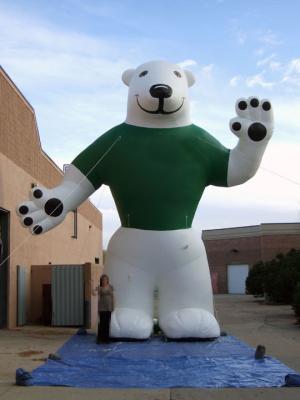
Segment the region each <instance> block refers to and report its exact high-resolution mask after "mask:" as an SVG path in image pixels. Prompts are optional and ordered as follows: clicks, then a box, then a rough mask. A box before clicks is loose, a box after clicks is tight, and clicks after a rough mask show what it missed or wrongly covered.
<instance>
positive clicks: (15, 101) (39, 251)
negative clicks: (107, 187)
mask: <svg viewBox="0 0 300 400" xmlns="http://www.w3.org/2000/svg"><path fill="white" fill-rule="evenodd" d="M62 175H63V173H62V171H61V170H60V168H59V167H58V166H57V165H56V164H55V163H54V162H53V161H52V160H51V159H50V158H49V156H48V155H47V154H46V153H45V152H44V151H43V149H42V148H41V143H40V138H39V133H38V128H37V123H36V118H35V113H34V110H33V108H32V107H31V105H30V104H29V103H28V101H27V100H26V99H25V98H24V96H23V95H22V93H21V92H20V91H19V90H18V88H17V87H16V86H15V85H14V83H13V82H12V81H11V79H10V78H9V77H8V75H7V74H6V73H5V71H4V70H3V69H1V68H0V247H1V253H2V255H1V260H2V261H1V262H2V265H1V267H0V327H9V328H13V327H15V326H16V324H17V300H18V299H17V290H18V287H17V285H18V282H17V269H18V268H17V266H22V267H23V271H25V278H24V279H25V282H26V294H27V295H26V312H27V315H29V316H30V304H31V299H30V297H31V293H32V291H31V287H30V285H31V266H32V265H33V264H34V265H49V264H56V265H65V264H84V263H91V264H93V263H95V260H96V262H99V266H100V265H101V263H102V216H101V213H100V212H99V211H98V210H97V209H96V208H95V207H94V206H93V205H92V204H91V203H90V202H89V201H86V202H85V203H83V204H82V205H81V206H80V207H79V208H78V211H77V213H76V212H74V213H69V214H68V215H67V217H66V219H65V221H64V222H63V223H62V224H61V225H60V226H59V227H57V228H56V229H54V230H51V231H49V232H47V233H46V234H44V235H41V236H34V237H33V236H31V234H30V233H29V232H28V231H27V230H26V229H24V228H22V227H21V225H20V223H19V220H18V218H17V216H16V213H15V209H16V206H17V205H18V204H19V203H20V202H21V201H24V200H26V199H28V193H29V191H30V189H31V188H32V187H33V186H35V185H37V184H40V185H42V186H45V187H54V186H56V185H57V184H59V183H60V181H61V179H62ZM8 255H10V256H9V257H8Z"/></svg>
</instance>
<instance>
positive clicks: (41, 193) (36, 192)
mask: <svg viewBox="0 0 300 400" xmlns="http://www.w3.org/2000/svg"><path fill="white" fill-rule="evenodd" d="M33 196H34V197H35V198H36V199H40V198H41V197H43V192H42V191H41V190H40V189H36V190H35V191H34V192H33Z"/></svg>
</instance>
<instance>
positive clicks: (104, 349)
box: [32, 334, 295, 388]
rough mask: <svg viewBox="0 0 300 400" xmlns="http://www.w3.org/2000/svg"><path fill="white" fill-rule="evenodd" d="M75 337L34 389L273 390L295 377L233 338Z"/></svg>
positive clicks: (36, 376) (40, 371)
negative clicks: (120, 339)
mask: <svg viewBox="0 0 300 400" xmlns="http://www.w3.org/2000/svg"><path fill="white" fill-rule="evenodd" d="M95 341H96V338H95V335H90V334H88V335H85V336H80V335H75V336H73V337H72V338H71V339H70V340H68V341H67V342H66V343H65V344H64V345H63V346H62V348H61V349H60V350H58V354H59V355H60V356H61V360H56V361H55V360H49V359H48V360H47V362H46V363H45V364H44V365H42V366H41V367H39V368H37V369H35V370H34V371H33V372H32V376H33V381H32V384H33V385H37V386H73V387H86V388H100V387H110V388H170V387H202V388H220V387H274V386H282V385H283V384H284V378H285V376H286V375H287V374H292V373H295V371H293V370H292V369H290V368H288V367H287V366H285V365H284V364H282V363H281V362H279V361H278V360H276V359H274V358H271V357H266V358H265V359H264V360H255V359H254V353H255V350H254V349H252V348H251V347H249V346H248V345H246V344H245V343H243V342H241V341H240V340H238V339H237V338H235V337H233V336H224V337H220V338H219V339H217V340H215V341H212V342H164V341H163V339H162V338H154V339H151V340H149V341H146V342H114V343H109V344H100V345H97V344H96V342H95Z"/></svg>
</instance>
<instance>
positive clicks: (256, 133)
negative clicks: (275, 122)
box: [248, 122, 267, 142]
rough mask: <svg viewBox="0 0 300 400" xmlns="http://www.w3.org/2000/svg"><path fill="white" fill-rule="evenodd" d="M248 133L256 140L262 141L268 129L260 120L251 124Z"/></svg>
mask: <svg viewBox="0 0 300 400" xmlns="http://www.w3.org/2000/svg"><path fill="white" fill-rule="evenodd" d="M248 135H249V138H250V139H251V140H253V141H254V142H260V141H261V140H263V139H264V138H265V137H266V135H267V129H266V127H265V126H264V125H263V124H261V123H260V122H254V124H252V125H250V126H249V129H248Z"/></svg>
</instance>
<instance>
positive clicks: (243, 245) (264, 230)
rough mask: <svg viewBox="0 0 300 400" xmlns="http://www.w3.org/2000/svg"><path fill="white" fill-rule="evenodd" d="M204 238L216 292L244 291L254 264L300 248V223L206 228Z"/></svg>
mask: <svg viewBox="0 0 300 400" xmlns="http://www.w3.org/2000/svg"><path fill="white" fill-rule="evenodd" d="M202 239H203V241H204V245H205V248H206V252H207V258H208V263H209V267H210V271H211V276H212V283H213V289H214V292H215V293H243V292H244V289H245V279H246V277H247V275H248V272H249V269H250V268H251V266H253V265H254V264H255V263H257V262H259V261H263V262H265V261H269V260H271V259H272V258H274V257H275V256H276V255H277V254H279V253H287V252H288V251H289V250H291V249H292V248H295V249H300V223H282V224H281V223H274V224H261V225H257V226H246V227H239V228H228V229H214V230H205V231H203V233H202Z"/></svg>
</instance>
